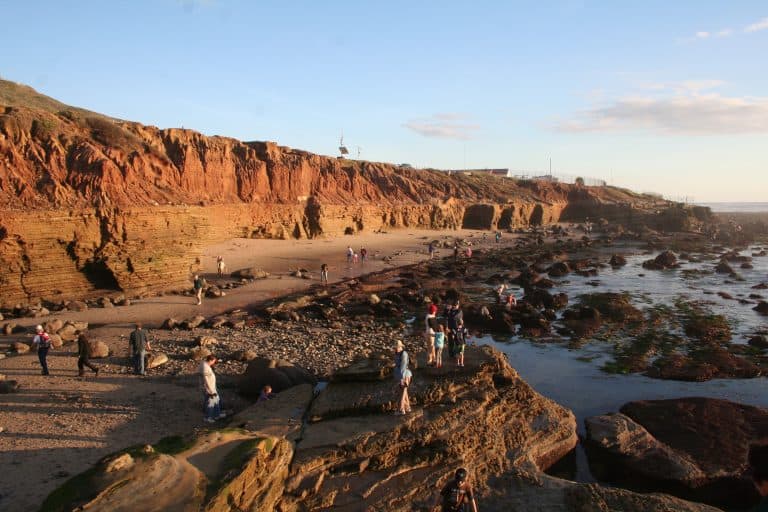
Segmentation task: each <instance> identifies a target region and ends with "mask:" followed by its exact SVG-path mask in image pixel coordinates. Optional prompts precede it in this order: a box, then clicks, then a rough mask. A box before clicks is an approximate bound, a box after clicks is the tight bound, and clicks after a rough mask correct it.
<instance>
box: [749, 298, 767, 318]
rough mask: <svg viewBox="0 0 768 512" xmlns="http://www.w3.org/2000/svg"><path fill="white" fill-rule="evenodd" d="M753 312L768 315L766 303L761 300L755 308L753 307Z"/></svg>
mask: <svg viewBox="0 0 768 512" xmlns="http://www.w3.org/2000/svg"><path fill="white" fill-rule="evenodd" d="M752 309H754V310H755V311H757V312H758V313H760V314H761V315H768V302H766V301H764V300H761V301H760V302H758V303H757V306H755V307H753V308H752Z"/></svg>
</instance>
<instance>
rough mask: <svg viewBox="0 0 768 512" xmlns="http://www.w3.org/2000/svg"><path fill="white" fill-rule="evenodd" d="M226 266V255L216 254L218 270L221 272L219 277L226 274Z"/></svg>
mask: <svg viewBox="0 0 768 512" xmlns="http://www.w3.org/2000/svg"><path fill="white" fill-rule="evenodd" d="M225 268H227V266H226V265H225V264H224V257H223V256H216V272H217V273H218V274H219V277H222V276H223V275H224V269H225Z"/></svg>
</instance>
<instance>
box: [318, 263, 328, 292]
mask: <svg viewBox="0 0 768 512" xmlns="http://www.w3.org/2000/svg"><path fill="white" fill-rule="evenodd" d="M320 284H322V285H324V286H328V264H327V263H323V264H322V265H320Z"/></svg>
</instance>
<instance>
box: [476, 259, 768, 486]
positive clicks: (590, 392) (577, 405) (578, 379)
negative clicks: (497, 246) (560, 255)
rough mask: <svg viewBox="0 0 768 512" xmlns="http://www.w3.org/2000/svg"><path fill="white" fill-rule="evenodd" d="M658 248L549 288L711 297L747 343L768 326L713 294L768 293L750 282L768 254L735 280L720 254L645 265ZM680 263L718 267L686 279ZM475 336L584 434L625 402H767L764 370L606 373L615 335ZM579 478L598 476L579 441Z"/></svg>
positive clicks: (657, 299)
mask: <svg viewBox="0 0 768 512" xmlns="http://www.w3.org/2000/svg"><path fill="white" fill-rule="evenodd" d="M752 252H753V251H752V250H748V251H742V252H741V254H743V255H747V256H749V255H750V254H751V253H752ZM755 252H756V251H755ZM657 254H658V253H653V254H640V253H637V254H630V255H627V265H626V266H624V267H621V268H617V269H613V268H610V267H608V268H601V269H600V271H599V275H598V276H597V277H581V276H578V275H576V274H570V275H568V276H565V277H563V278H560V279H553V281H555V282H556V283H557V285H556V287H555V288H553V289H552V290H551V292H552V293H557V292H561V291H562V292H565V293H567V294H568V296H569V298H570V303H571V304H573V303H576V302H577V297H578V296H579V295H581V294H585V293H594V292H607V291H610V292H628V293H629V294H630V296H631V297H632V301H633V303H634V304H635V305H636V306H638V307H640V308H641V309H642V308H647V307H650V306H652V305H657V304H666V305H672V304H673V303H674V301H675V299H676V298H678V297H681V296H682V297H685V298H686V299H687V300H697V301H706V305H707V307H708V308H709V309H711V310H712V312H713V313H717V314H722V315H724V316H725V317H726V318H727V319H728V320H729V323H730V325H731V330H732V332H733V341H734V342H736V343H745V342H746V338H745V336H748V335H750V334H754V333H755V331H758V330H761V329H763V330H768V318H766V317H764V316H760V315H758V314H757V313H756V312H755V311H753V310H752V308H753V307H754V304H740V303H739V302H738V301H737V300H726V299H723V298H721V297H719V296H718V295H716V294H715V293H716V292H718V291H725V292H728V293H730V294H731V295H733V296H734V297H737V298H747V297H748V295H749V294H750V293H758V294H761V295H763V296H768V291H766V290H762V291H761V290H752V289H751V286H753V285H755V284H757V283H760V282H764V281H768V257H756V258H754V259H753V261H752V264H753V265H754V268H753V269H741V268H738V267H739V264H738V263H734V264H731V266H732V267H734V270H735V271H736V272H738V273H739V274H740V275H741V276H742V277H743V278H744V281H734V280H733V279H732V278H730V277H728V276H727V275H724V274H716V273H714V267H715V265H716V264H717V262H718V261H719V259H712V260H703V261H702V262H700V263H690V262H687V261H681V262H680V263H681V268H680V269H677V270H667V271H655V270H646V269H644V268H642V266H641V265H642V262H643V261H645V260H647V259H651V258H653V257H655V256H656V255H657ZM703 257H704V256H702V258H703ZM601 259H602V258H601ZM683 269H700V270H711V271H713V273H712V274H709V275H704V276H697V277H695V278H686V277H684V273H683V272H682V270H683ZM640 274H643V275H642V276H641V275H640ZM591 281H599V283H600V284H599V286H597V287H594V286H591V285H589V284H587V283H588V282H591ZM705 292H709V293H705ZM475 342H476V343H479V344H489V345H492V346H494V347H496V348H498V349H499V350H501V351H502V352H504V353H505V354H507V356H508V357H509V361H510V363H511V364H512V366H513V367H514V368H515V369H516V370H517V371H518V372H519V373H520V375H521V377H522V378H523V379H524V380H525V381H526V382H528V383H529V384H530V385H531V386H532V387H533V388H534V389H536V391H538V392H539V393H541V394H542V395H544V396H547V397H549V398H551V399H553V400H554V401H556V402H557V403H559V404H561V405H563V406H565V407H567V408H569V409H571V410H572V411H573V412H574V414H575V415H576V420H577V425H578V429H579V433H580V434H583V433H584V430H585V428H584V419H585V418H587V417H589V416H594V415H598V414H605V413H609V412H617V411H618V410H619V408H620V407H621V406H622V405H623V404H625V403H627V402H630V401H634V400H657V399H667V398H681V397H689V396H703V397H711V398H722V399H727V400H732V401H735V402H740V403H745V404H750V405H756V406H761V407H768V379H766V378H765V377H759V378H755V379H714V380H710V381H707V382H682V381H671V380H660V379H651V378H649V377H645V376H643V375H640V374H631V375H623V374H611V373H606V372H604V371H602V370H601V367H602V366H603V365H604V364H605V363H607V362H609V361H611V360H613V343H611V342H601V341H591V342H588V343H586V344H584V345H583V346H581V347H579V348H569V347H568V346H567V343H568V340H567V339H563V340H561V341H554V342H553V341H550V342H547V343H541V342H536V341H532V340H529V339H525V338H521V337H517V336H513V337H510V338H509V339H508V340H501V339H500V338H498V337H495V339H494V338H492V337H490V336H484V337H480V338H476V339H475ZM575 478H576V479H577V480H580V481H592V480H593V478H592V476H591V474H590V472H589V468H588V466H587V464H586V459H585V457H584V453H583V451H582V450H581V449H580V448H579V449H578V450H577V453H576V475H575Z"/></svg>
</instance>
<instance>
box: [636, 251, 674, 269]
mask: <svg viewBox="0 0 768 512" xmlns="http://www.w3.org/2000/svg"><path fill="white" fill-rule="evenodd" d="M679 266H680V265H679V264H678V263H677V256H675V253H673V252H672V251H664V252H662V253H661V254H659V255H658V256H656V257H655V258H654V259H652V260H646V261H644V262H643V268H647V269H650V270H665V269H670V268H678V267H679Z"/></svg>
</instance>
